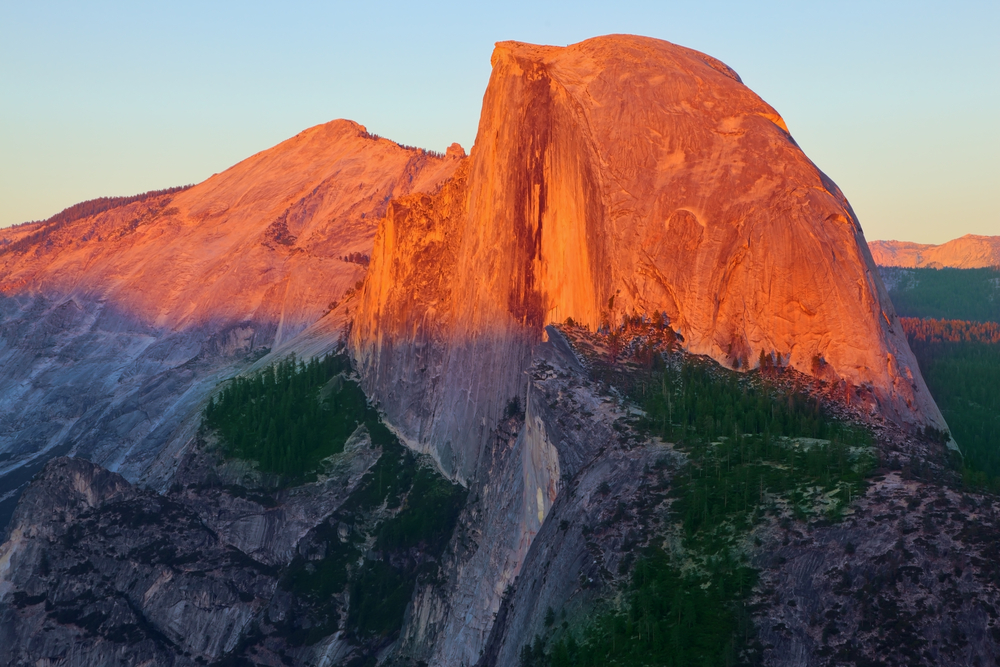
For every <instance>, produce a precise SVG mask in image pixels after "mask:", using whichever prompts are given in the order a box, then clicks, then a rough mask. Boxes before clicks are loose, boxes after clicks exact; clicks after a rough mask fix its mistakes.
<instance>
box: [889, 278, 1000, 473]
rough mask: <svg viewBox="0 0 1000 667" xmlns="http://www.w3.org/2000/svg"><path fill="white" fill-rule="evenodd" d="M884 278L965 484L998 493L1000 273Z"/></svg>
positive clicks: (999, 441) (999, 463)
mask: <svg viewBox="0 0 1000 667" xmlns="http://www.w3.org/2000/svg"><path fill="white" fill-rule="evenodd" d="M880 272H881V273H882V275H883V277H884V278H886V284H887V285H890V286H891V287H890V289H889V294H890V296H891V298H892V302H893V305H894V306H895V308H896V312H897V313H898V314H899V315H900V317H901V321H902V324H903V328H904V330H905V331H906V335H907V339H908V340H909V343H910V349H912V350H913V353H914V355H915V356H916V358H917V363H918V364H919V366H920V371H921V374H922V375H923V377H924V380H925V381H926V382H927V387H928V389H930V392H931V394H932V395H933V396H934V400H935V401H936V402H937V404H938V407H939V408H941V413H942V414H943V415H944V418H945V419H946V420H947V422H948V426H949V428H950V429H951V434H952V436H953V437H954V438H955V441H956V442H957V443H958V446H959V447H960V448H961V450H962V454H963V457H962V466H963V478H964V480H965V483H966V485H968V487H969V488H970V489H975V490H984V489H988V490H991V491H993V492H1000V269H997V268H987V269H895V268H891V269H890V268H886V267H882V268H880Z"/></svg>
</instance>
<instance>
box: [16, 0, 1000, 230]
mask: <svg viewBox="0 0 1000 667" xmlns="http://www.w3.org/2000/svg"><path fill="white" fill-rule="evenodd" d="M613 32H621V33H636V34H643V35H649V36H652V37H657V38H661V39H666V40H669V41H672V42H675V43H678V44H682V45H684V46H688V47H692V48H695V49H698V50H700V51H704V52H706V53H709V54H711V55H713V56H715V57H717V58H719V59H720V60H722V61H724V62H726V63H727V64H729V65H730V66H731V67H733V68H734V69H735V70H736V71H737V72H739V74H740V75H741V77H742V78H743V80H744V82H745V83H746V84H747V85H749V86H750V87H751V88H752V89H753V90H755V91H756V92H757V93H758V94H760V95H761V96H762V97H763V98H764V99H765V100H766V101H768V102H769V103H770V104H771V105H772V106H774V107H775V108H776V109H777V110H778V112H779V113H781V114H782V116H784V118H785V120H786V122H787V123H788V126H789V128H790V130H791V131H792V134H793V135H794V136H795V138H796V139H797V141H798V142H799V145H800V146H802V148H803V149H804V150H805V151H806V153H807V154H808V155H809V156H810V157H811V158H812V159H813V160H814V161H815V162H816V163H817V164H818V165H819V166H820V168H821V169H823V170H824V171H825V172H827V173H828V174H829V175H830V176H831V177H832V178H833V179H834V180H835V181H837V183H838V184H839V185H840V186H841V188H842V189H843V190H844V192H845V193H846V194H847V196H848V198H849V199H850V200H851V202H852V204H853V205H854V208H855V210H856V211H857V213H858V215H859V217H860V218H861V223H862V225H863V226H864V228H865V233H866V236H867V237H868V238H869V239H879V238H898V239H906V240H913V241H920V242H928V243H930V242H933V243H938V242H943V241H945V240H948V239H950V238H954V237H956V236H960V235H962V234H966V233H978V234H1000V166H998V165H1000V37H998V35H1000V2H997V0H989V1H985V0H984V1H981V2H961V1H960V0H959V1H957V2H919V1H910V2H896V1H892V2H879V1H878V0H867V1H865V2H839V3H838V2H823V3H820V2H804V1H801V0H800V1H798V2H768V1H760V2H706V1H700V2H694V1H692V0H688V1H687V2H669V1H668V2H628V1H619V2H616V3H611V2H582V1H580V0H577V1H575V2H543V1H540V0H536V1H532V2H523V1H520V0H516V1H509V2H504V3H492V2H470V1H468V0H467V1H465V2H454V3H447V2H438V3H417V2H405V3H403V2H400V3H394V2H367V3H356V2H355V3H340V2H288V1H286V2H281V3H278V2H270V3H263V2H212V1H210V0H203V1H202V2H187V1H174V2H170V3H145V2H142V3H140V2H127V3H126V2H87V1H85V0H78V1H77V2H49V1H45V0H32V1H31V2H23V1H17V2H15V1H12V0H2V1H0V226H5V225H9V224H12V223H17V222H24V221H26V220H33V219H41V218H45V217H48V216H50V215H52V214H54V213H56V212H57V211H59V210H61V209H62V208H64V207H66V206H68V205H70V204H73V203H76V202H78V201H81V200H84V199H90V198H93V197H98V196H104V195H127V194H135V193H137V192H142V191H145V190H150V189H159V188H164V187H169V186H173V185H179V184H184V183H192V182H198V181H201V180H203V179H205V178H206V177H208V176H209V175H211V174H212V173H214V172H218V171H222V170H223V169H225V168H227V167H229V166H231V165H233V164H235V163H236V162H238V161H239V160H241V159H243V158H245V157H247V156H249V155H251V154H253V153H255V152H257V151H260V150H263V149H265V148H268V147H269V146H272V145H274V144H276V143H278V142H280V141H282V140H283V139H286V138H288V137H290V136H292V135H294V134H296V133H297V132H299V131H301V130H303V129H305V128H306V127H310V126H312V125H316V124H318V123H323V122H326V121H328V120H331V119H334V118H350V119H352V120H356V121H358V122H360V123H362V124H363V125H366V126H367V127H368V129H369V130H370V131H372V132H376V133H378V134H381V135H383V136H386V137H389V138H392V139H395V140H396V141H399V142H401V143H405V144H413V145H419V146H424V147H427V148H433V149H436V150H443V149H444V148H445V147H446V146H447V145H448V144H450V143H451V142H452V141H458V142H460V143H461V144H462V145H463V146H465V147H466V148H468V147H469V146H470V144H471V143H472V140H473V138H474V137H475V131H476V124H477V122H478V119H479V106H480V102H481V99H482V94H483V91H484V89H485V86H486V83H487V79H488V77H489V73H490V62H489V59H490V53H491V51H492V48H493V43H494V42H495V41H499V40H505V39H517V40H523V41H529V42H536V43H547V44H568V43H573V42H577V41H580V40H583V39H586V38H588V37H592V36H595V35H600V34H607V33H613Z"/></svg>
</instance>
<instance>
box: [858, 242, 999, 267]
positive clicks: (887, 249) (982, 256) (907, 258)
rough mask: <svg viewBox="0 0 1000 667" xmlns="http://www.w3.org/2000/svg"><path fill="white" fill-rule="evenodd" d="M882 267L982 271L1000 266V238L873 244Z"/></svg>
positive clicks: (871, 246) (875, 257)
mask: <svg viewBox="0 0 1000 667" xmlns="http://www.w3.org/2000/svg"><path fill="white" fill-rule="evenodd" d="M868 247H869V248H871V252H872V257H873V258H874V259H875V263H876V264H878V265H879V266H900V267H904V268H910V269H917V268H929V269H940V268H944V267H951V268H955V269H981V268H983V267H987V266H1000V236H976V235H975V234H966V235H965V236H963V237H961V238H957V239H952V240H951V241H948V242H947V243H942V244H941V245H928V244H923V243H910V242H908V241H872V242H871V243H869V244H868Z"/></svg>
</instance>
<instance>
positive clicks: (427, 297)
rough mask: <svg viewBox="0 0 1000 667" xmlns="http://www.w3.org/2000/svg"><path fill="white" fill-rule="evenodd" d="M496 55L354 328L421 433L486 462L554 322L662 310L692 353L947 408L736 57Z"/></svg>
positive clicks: (816, 180) (380, 254) (416, 435)
mask: <svg viewBox="0 0 1000 667" xmlns="http://www.w3.org/2000/svg"><path fill="white" fill-rule="evenodd" d="M492 63H493V74H492V76H491V78H490V82H489V86H488V88H487V91H486V94H485V96H484V99H483V111H482V116H481V119H480V125H479V132H478V135H477V139H476V145H475V147H474V149H473V151H472V153H471V156H470V157H469V158H468V160H467V163H466V164H463V166H462V168H461V169H460V170H459V171H458V172H457V173H456V175H455V177H454V178H453V179H452V181H450V182H449V183H448V184H446V185H445V186H444V187H443V188H442V189H441V191H440V192H438V193H437V194H436V195H434V196H428V195H414V196H409V197H402V198H400V199H398V200H396V201H395V202H393V203H392V204H391V205H390V206H389V208H388V210H387V212H386V216H385V218H384V219H383V221H382V223H381V226H380V228H379V233H378V236H377V237H376V241H375V252H374V254H373V262H372V266H371V270H370V272H369V276H368V278H367V279H366V283H365V287H364V291H363V295H362V302H361V306H360V312H359V313H358V315H357V318H356V320H355V326H354V329H353V332H352V334H351V339H350V341H351V342H350V344H351V348H352V352H353V354H354V356H355V359H356V361H357V363H358V366H359V369H360V372H361V374H362V376H363V377H364V380H365V388H366V391H368V392H369V393H370V394H371V395H374V396H375V397H376V398H377V399H378V400H379V401H381V404H382V406H383V407H384V409H385V411H386V413H387V415H388V417H389V420H390V421H391V422H393V423H394V424H395V425H396V426H397V428H398V429H399V430H400V432H401V433H402V435H403V436H405V437H406V438H407V439H408V441H409V442H410V443H411V445H413V446H415V447H417V448H420V449H422V450H425V451H429V452H430V453H432V454H433V455H434V456H435V457H436V458H437V459H438V460H439V461H440V462H441V465H442V467H443V468H444V469H445V470H446V471H448V472H449V473H450V474H452V475H454V476H455V477H456V478H458V479H462V480H468V479H470V478H471V476H472V475H473V472H474V471H475V469H476V464H477V461H478V459H479V456H480V452H481V450H482V449H483V447H484V446H485V443H486V442H487V440H488V438H489V433H490V430H491V428H492V426H493V425H494V424H495V423H496V422H497V420H498V418H499V416H500V414H501V412H502V410H503V407H504V405H505V404H506V403H507V401H508V400H509V398H510V397H513V396H521V397H522V398H523V397H524V394H525V380H524V377H523V372H524V371H525V369H526V368H527V365H528V363H529V359H530V350H531V348H532V346H533V345H534V344H536V343H538V342H540V341H541V340H542V339H543V333H542V332H543V327H544V326H545V325H546V324H548V323H550V322H560V321H563V320H565V319H566V318H572V319H573V320H575V321H576V322H578V323H583V324H585V325H587V326H589V327H591V328H592V329H594V328H597V327H599V326H601V325H602V324H603V323H605V322H607V323H610V324H616V323H617V322H618V321H620V320H621V319H622V318H623V317H624V316H626V315H630V314H633V313H635V314H652V313H654V312H657V311H662V312H665V313H666V314H667V315H668V316H669V318H670V320H671V322H672V325H673V326H674V327H675V328H677V329H679V330H680V331H681V333H682V334H683V335H684V337H685V340H686V347H687V349H688V351H690V352H694V353H699V354H707V355H710V356H712V357H713V358H715V359H717V360H719V361H721V362H723V363H724V364H726V365H728V366H730V367H741V368H745V367H747V366H748V365H749V366H753V365H756V362H757V359H758V358H759V356H760V353H761V352H764V353H772V352H773V353H775V354H776V355H777V356H778V357H779V358H780V363H782V364H785V365H791V366H793V367H795V368H797V369H799V370H802V371H803V372H806V373H819V372H822V374H823V375H824V376H825V377H826V378H827V379H829V380H831V381H845V382H847V383H850V384H852V385H855V386H859V387H865V388H866V389H867V390H868V392H869V394H870V396H871V401H872V409H877V410H880V411H881V412H883V413H884V414H887V415H889V416H890V417H891V418H892V419H894V420H896V421H897V422H899V423H904V424H912V425H917V426H922V425H933V426H936V427H938V428H944V427H945V424H944V420H943V418H942V417H941V414H940V412H939V411H938V409H937V407H936V405H935V404H934V401H933V399H932V398H931V396H930V394H929V393H928V391H927V389H926V387H925V385H924V382H923V379H922V378H921V376H920V371H919V369H918V368H917V365H916V362H915V361H914V359H913V356H912V354H911V352H910V350H909V347H908V346H907V343H906V339H905V335H904V333H903V330H902V328H901V326H900V325H899V322H898V320H897V317H896V315H895V313H894V311H893V308H892V304H891V303H890V301H889V299H888V297H887V295H886V292H885V289H884V286H883V285H882V282H881V279H880V278H879V276H878V274H877V272H876V270H875V264H874V262H873V261H872V257H871V254H870V253H869V251H868V246H867V244H866V243H865V239H864V235H863V233H862V231H861V227H860V225H859V223H858V220H857V218H856V217H855V215H854V213H853V211H852V210H851V207H850V205H849V204H848V202H847V200H846V199H845V198H844V195H843V194H842V193H841V192H840V190H839V189H838V188H837V186H836V185H835V184H834V183H833V182H832V181H831V180H830V179H829V178H827V177H826V176H825V175H824V174H823V173H822V172H821V171H819V169H817V168H816V166H815V165H814V164H813V163H812V162H810V161H809V159H808V158H807V157H806V156H805V155H804V154H803V153H802V151H801V150H800V149H799V147H798V146H797V145H796V143H795V141H794V140H793V139H792V137H791V136H790V135H789V133H788V131H787V128H786V127H785V124H784V122H783V121H782V119H781V117H780V116H779V115H778V114H777V113H776V112H775V111H774V109H772V108H771V107H770V106H768V105H767V104H766V103H764V102H763V101H762V100H761V99H760V98H759V97H757V96H756V95H755V94H754V93H753V92H752V91H750V90H749V89H748V88H746V87H745V86H744V85H743V84H742V83H741V81H740V79H739V77H738V76H737V75H736V74H735V73H734V72H733V71H732V70H730V69H729V68H728V67H726V66H725V65H723V64H722V63H720V62H718V61H717V60H715V59H713V58H711V57H709V56H706V55H704V54H701V53H698V52H696V51H692V50H690V49H685V48H682V47H679V46H675V45H673V44H670V43H667V42H662V41H659V40H654V39H649V38H642V37H634V36H622V35H618V36H608V37H600V38H595V39H591V40H588V41H585V42H581V43H579V44H575V45H572V46H569V47H565V48H559V47H546V46H533V45H529V44H522V43H517V42H501V43H499V44H497V47H496V50H495V51H494V54H493V59H492ZM824 362H825V363H824ZM816 369H819V370H816Z"/></svg>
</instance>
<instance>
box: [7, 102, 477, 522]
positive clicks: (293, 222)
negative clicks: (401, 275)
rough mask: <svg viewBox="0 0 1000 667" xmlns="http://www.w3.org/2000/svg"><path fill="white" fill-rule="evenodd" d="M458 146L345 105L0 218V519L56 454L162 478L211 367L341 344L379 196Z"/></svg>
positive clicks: (213, 373)
mask: <svg viewBox="0 0 1000 667" xmlns="http://www.w3.org/2000/svg"><path fill="white" fill-rule="evenodd" d="M462 155H463V153H462V151H461V149H460V148H455V149H453V150H452V151H451V152H450V154H449V156H440V155H436V154H433V153H428V152H426V151H422V150H417V149H409V148H404V147H401V146H400V145H398V144H396V143H394V142H392V141H388V140H386V139H380V138H378V137H375V136H373V135H369V134H368V133H367V132H366V131H365V129H364V128H363V127H362V126H360V125H358V124H356V123H353V122H350V121H345V120H339V121H333V122H331V123H327V124H326V125H321V126H318V127H314V128H312V129H309V130H306V131H305V132H302V133H301V134H299V135H297V136H296V137H293V138H292V139H289V140H288V141H286V142H284V143H282V144H279V145H278V146H275V147H274V148H271V149H269V150H266V151H263V152H261V153H258V154H257V155H254V156H253V157H250V158H248V159H247V160H244V161H243V162H241V163H240V164H238V165H236V166H234V167H232V168H231V169H228V170H227V171H225V172H222V173H221V174H217V175H215V176H212V177H211V178H209V179H208V180H207V181H205V182H204V183H201V184H199V185H196V186H194V187H191V188H189V189H187V190H184V191H183V192H180V193H176V194H166V195H162V196H158V197H152V198H146V199H144V200H141V201H137V202H133V203H130V204H128V205H125V206H120V207H117V208H113V209H111V210H108V211H105V212H103V213H99V214H97V215H93V216H89V217H84V218H82V219H77V220H71V221H68V222H62V223H60V222H55V223H47V222H43V223H33V224H31V225H22V226H19V227H17V228H13V229H9V230H0V526H2V525H4V524H5V523H6V520H7V518H8V517H9V516H10V511H11V510H12V508H13V503H14V502H15V500H16V495H17V493H18V492H19V489H21V488H23V485H24V484H25V483H26V482H27V481H28V480H29V479H30V477H31V475H32V474H34V473H35V472H37V471H38V470H39V469H40V468H41V466H42V465H44V463H45V461H46V460H48V458H50V457H51V456H53V455H56V454H74V455H79V456H84V457H86V458H89V459H90V460H93V461H95V462H98V463H101V464H102V465H104V466H106V467H108V468H110V469H112V470H116V471H119V472H121V473H122V474H123V475H125V476H126V477H127V478H129V479H130V480H138V479H141V480H144V481H146V482H148V483H150V484H152V485H154V486H157V487H159V488H162V486H163V484H165V483H166V481H167V480H168V479H169V477H170V475H171V474H172V471H173V470H174V468H175V467H176V465H177V463H178V461H179V460H180V458H181V455H182V449H183V447H184V446H185V444H186V443H188V442H190V441H191V438H192V436H193V434H194V431H195V430H196V428H197V424H198V409H199V407H200V405H201V404H202V403H203V402H204V401H205V400H207V397H208V394H209V393H210V392H211V391H212V390H213V388H214V387H215V385H216V384H217V382H218V381H219V380H222V379H225V378H226V377H229V376H231V375H232V374H234V373H235V372H238V371H239V370H241V369H243V368H246V367H247V365H248V364H250V363H251V362H253V361H254V360H255V359H258V358H259V357H260V356H261V355H262V354H264V353H266V352H267V351H268V350H269V349H270V350H273V351H274V352H275V353H280V354H287V353H289V352H298V353H299V354H300V355H302V354H304V355H306V356H313V355H316V354H322V353H323V352H325V351H328V350H330V349H331V348H332V347H334V346H335V345H336V344H337V341H338V339H339V338H340V337H341V336H342V335H343V331H344V328H345V326H346V323H347V320H348V318H349V316H350V315H351V313H352V312H353V310H354V305H353V303H352V302H351V297H350V296H349V295H350V292H351V290H352V289H353V288H354V285H355V284H356V283H357V282H358V281H359V280H360V279H361V278H362V277H363V276H364V274H365V265H364V262H365V261H366V259H367V257H368V256H370V253H371V248H372V243H373V240H374V236H375V231H376V227H377V221H378V219H379V218H380V217H381V216H382V214H383V213H384V211H385V209H386V206H387V203H388V202H389V200H390V199H391V198H392V197H395V196H400V195H404V194H407V193H412V192H421V191H432V190H433V189H434V188H436V187H437V186H438V185H439V184H440V183H441V182H442V181H443V180H444V179H446V178H447V177H449V176H450V175H451V174H452V172H453V171H454V169H455V168H456V166H457V165H458V164H459V163H460V160H461V157H462ZM5 241H9V242H5ZM345 260H346V261H345ZM345 294H347V295H348V296H347V298H345ZM333 302H339V304H338V306H337V308H335V309H333V310H332V311H331V307H332V306H333ZM327 313H329V314H327ZM299 334H302V336H301V337H300V336H299ZM272 359H273V357H268V358H266V359H265V360H264V361H265V362H266V361H270V360H272Z"/></svg>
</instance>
